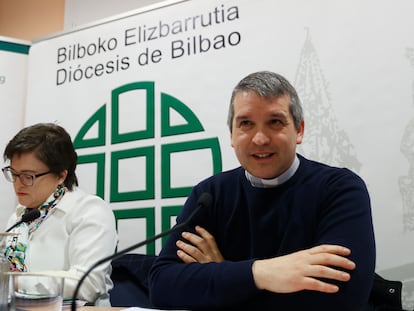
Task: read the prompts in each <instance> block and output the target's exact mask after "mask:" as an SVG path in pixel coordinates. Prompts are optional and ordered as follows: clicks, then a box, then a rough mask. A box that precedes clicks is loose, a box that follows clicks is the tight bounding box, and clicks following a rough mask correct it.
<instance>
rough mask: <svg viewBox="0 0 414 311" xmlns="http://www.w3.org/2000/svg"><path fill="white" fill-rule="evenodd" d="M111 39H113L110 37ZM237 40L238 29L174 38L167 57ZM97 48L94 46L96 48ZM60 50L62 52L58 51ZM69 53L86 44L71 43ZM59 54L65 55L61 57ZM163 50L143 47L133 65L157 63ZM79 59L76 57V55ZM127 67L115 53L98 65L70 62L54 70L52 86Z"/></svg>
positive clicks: (83, 49)
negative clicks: (54, 78) (224, 32)
mask: <svg viewBox="0 0 414 311" xmlns="http://www.w3.org/2000/svg"><path fill="white" fill-rule="evenodd" d="M112 40H115V38H113V39H112ZM110 42H111V41H110V40H109V41H108V44H107V47H108V48H109V47H110V46H112V49H115V48H114V46H116V45H115V44H114V43H113V44H112V45H110ZM240 42H241V34H240V32H238V31H233V32H230V33H229V34H226V35H222V34H221V35H216V36H214V37H211V38H210V37H207V36H203V35H197V36H193V37H187V38H186V39H185V40H174V41H172V42H171V44H170V52H169V56H170V58H171V59H176V58H180V57H184V56H192V55H196V54H200V53H206V52H209V51H212V50H220V49H224V48H226V47H234V46H237V45H239V44H240ZM96 48H97V47H96ZM61 53H63V52H61ZM71 53H76V55H78V56H79V55H82V54H85V55H86V53H87V47H84V46H82V45H74V46H73V47H72V48H71ZM62 55H63V54H60V57H68V56H62ZM163 56H164V55H163V52H162V51H161V50H158V49H154V50H150V49H149V48H148V47H147V48H144V49H143V50H141V51H140V50H138V51H137V53H136V55H135V56H134V59H135V62H134V63H135V64H136V65H137V66H145V65H148V64H151V63H153V64H154V63H159V62H160V61H161V60H162V59H163ZM78 58H80V57H78ZM130 67H131V59H130V57H128V56H120V55H118V54H117V55H116V56H115V57H114V58H113V59H110V60H108V61H106V62H103V63H102V62H101V63H98V64H94V65H91V64H88V65H85V66H82V65H81V64H77V65H70V66H68V67H67V68H60V69H58V70H57V72H56V85H62V84H64V83H71V82H78V81H81V80H84V79H91V78H94V77H100V76H103V75H109V74H112V73H115V72H119V71H125V70H127V69H129V68H130Z"/></svg>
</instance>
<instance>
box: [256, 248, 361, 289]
mask: <svg viewBox="0 0 414 311" xmlns="http://www.w3.org/2000/svg"><path fill="white" fill-rule="evenodd" d="M350 253H351V251H350V250H349V249H348V248H346V247H342V246H339V245H319V246H315V247H312V248H310V249H306V250H303V251H298V252H295V253H292V254H289V255H285V256H280V257H274V258H271V259H263V260H256V261H255V262H254V263H253V267H252V269H253V277H254V280H255V283H256V286H257V288H259V289H265V290H268V291H271V292H275V293H292V292H297V291H301V290H313V291H319V292H324V293H336V292H337V291H338V290H339V288H338V286H337V285H334V284H330V283H329V282H327V281H326V279H331V280H337V281H342V282H346V281H349V280H350V278H351V276H350V274H349V273H347V272H344V271H341V270H337V268H339V269H345V270H354V269H355V263H354V262H353V261H351V260H349V259H348V258H346V257H345V256H348V255H349V254H350ZM321 279H325V280H321Z"/></svg>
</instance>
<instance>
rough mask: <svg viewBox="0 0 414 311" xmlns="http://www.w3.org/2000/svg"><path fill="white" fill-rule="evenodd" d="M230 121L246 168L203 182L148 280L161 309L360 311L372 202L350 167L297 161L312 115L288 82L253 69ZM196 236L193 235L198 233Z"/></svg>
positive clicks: (367, 276)
mask: <svg viewBox="0 0 414 311" xmlns="http://www.w3.org/2000/svg"><path fill="white" fill-rule="evenodd" d="M228 125H229V128H230V135H231V145H232V147H233V148H234V150H235V153H236V156H237V158H238V160H239V162H240V164H241V166H240V167H238V168H236V169H233V170H229V171H227V172H222V173H220V174H216V175H215V176H212V177H210V178H207V179H206V180H204V181H202V182H200V183H199V184H198V185H196V186H195V187H194V188H193V190H192V192H191V194H190V195H189V197H188V199H187V201H186V203H185V206H184V208H183V210H182V213H181V214H180V215H179V216H178V217H177V222H178V223H181V222H183V221H186V219H187V218H188V216H189V215H190V214H191V212H192V211H193V210H194V208H195V207H196V206H197V203H196V202H197V200H198V198H199V197H200V196H201V195H202V194H203V193H209V194H210V195H211V196H212V204H211V205H210V206H206V207H203V208H202V209H200V211H199V212H198V213H197V214H196V216H195V217H194V218H193V219H192V221H190V224H189V225H188V227H187V228H186V229H185V230H182V231H179V232H176V233H174V234H172V235H171V236H170V237H169V239H168V241H167V243H166V244H165V246H164V248H163V249H162V251H161V252H160V256H159V257H158V258H157V259H156V261H155V263H154V265H153V267H152V269H151V271H150V275H149V286H150V287H149V288H150V298H151V300H152V302H153V304H154V306H156V307H161V308H181V309H191V310H214V309H216V310H233V309H234V310H237V309H241V308H243V309H247V310H253V309H254V310H261V311H263V310H289V311H290V310H303V309H307V310H318V311H320V310H330V311H332V310H335V311H338V310H352V311H356V310H361V309H362V308H364V307H365V306H366V304H367V302H368V296H369V293H370V290H371V287H372V283H373V278H374V269H375V239H374V232H373V225H372V215H371V206H370V198H369V194H368V191H367V189H366V185H365V183H364V182H363V180H362V179H361V178H360V177H359V176H357V175H356V174H355V173H353V172H352V171H350V170H348V169H345V168H335V167H330V166H328V165H325V164H322V163H318V162H315V161H311V160H308V159H306V158H304V157H303V156H301V155H299V154H297V153H296V145H297V144H300V143H302V139H303V135H304V119H303V112H302V107H301V104H300V100H299V98H298V95H297V93H296V90H295V89H294V88H293V87H292V86H291V84H290V83H289V82H288V81H287V80H286V79H285V78H284V77H282V76H280V75H278V74H276V73H272V72H267V71H264V72H256V73H253V74H250V75H248V76H247V77H245V78H244V79H242V80H241V81H240V82H239V83H238V85H237V86H236V87H235V89H234V90H233V93H232V97H231V102H230V109H229V116H228ZM194 230H195V231H194Z"/></svg>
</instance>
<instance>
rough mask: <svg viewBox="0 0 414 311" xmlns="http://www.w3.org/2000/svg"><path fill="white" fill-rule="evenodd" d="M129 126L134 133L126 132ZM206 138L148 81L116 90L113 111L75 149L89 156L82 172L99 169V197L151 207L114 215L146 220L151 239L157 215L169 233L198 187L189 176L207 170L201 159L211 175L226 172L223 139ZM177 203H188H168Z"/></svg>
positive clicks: (88, 127)
mask: <svg viewBox="0 0 414 311" xmlns="http://www.w3.org/2000/svg"><path fill="white" fill-rule="evenodd" d="M177 120H178V121H179V122H178V121H177ZM124 124H130V125H131V124H132V126H133V127H134V129H131V128H128V129H125V127H126V126H124ZM197 134H198V135H197ZM205 136H206V135H205V131H204V127H203V125H202V124H201V122H200V120H199V119H198V118H197V117H196V115H195V114H194V113H193V111H192V110H191V109H190V108H189V107H188V106H187V105H185V104H184V103H183V102H181V101H180V100H178V99H177V98H175V97H173V96H171V95H169V94H166V93H163V92H161V93H160V94H159V95H158V94H156V92H155V82H152V81H143V82H133V83H130V84H126V85H122V86H120V87H118V88H116V89H114V90H112V95H111V105H110V106H109V105H107V104H104V105H102V106H101V107H100V108H99V109H98V110H97V111H96V112H95V113H94V114H93V115H92V116H91V117H90V118H89V119H88V120H87V121H86V122H85V123H84V125H83V126H82V127H81V129H80V130H79V132H78V134H77V135H76V137H75V139H74V146H75V148H76V149H77V150H78V151H80V150H81V149H82V151H85V150H83V149H84V148H87V149H86V152H87V154H83V155H79V157H78V166H81V165H91V164H93V165H94V166H95V167H96V194H97V195H98V196H100V197H101V198H104V199H106V200H108V201H109V202H111V203H113V204H116V203H119V202H132V204H135V203H136V205H142V202H144V203H145V204H149V206H144V207H142V206H141V207H134V208H126V209H114V213H115V217H116V219H117V222H118V220H120V219H132V218H143V219H145V221H146V236H147V237H150V236H153V235H154V234H155V223H156V217H155V215H156V209H160V211H161V228H162V230H167V229H169V228H170V227H171V217H173V216H176V215H177V214H178V213H179V212H180V211H181V208H182V204H183V202H184V201H185V198H186V197H187V196H188V194H189V193H190V191H191V189H192V187H193V186H194V184H195V182H196V181H195V179H194V176H193V178H189V177H188V176H189V175H191V174H192V175H195V174H197V172H198V171H200V170H201V167H200V162H197V159H198V157H197V156H199V155H200V154H201V157H202V158H204V159H206V158H207V161H208V162H209V163H208V165H207V167H211V170H210V171H209V172H208V173H206V174H207V175H212V174H215V173H218V172H221V171H222V157H221V150H220V144H219V139H218V138H217V137H210V138H206V137H205ZM78 153H79V152H78ZM107 166H108V167H109V169H108V168H107ZM203 166H205V165H203ZM204 177H207V176H200V177H199V179H201V178H204ZM199 179H197V182H198V180H199ZM107 182H108V183H109V187H106V183H107ZM171 198H180V199H181V202H182V203H181V204H179V205H168V204H164V203H163V200H165V199H171ZM138 202H139V203H141V204H138ZM164 241H165V239H164ZM147 254H155V243H154V242H153V243H151V244H149V245H148V246H147Z"/></svg>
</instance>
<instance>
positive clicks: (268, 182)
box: [244, 156, 299, 188]
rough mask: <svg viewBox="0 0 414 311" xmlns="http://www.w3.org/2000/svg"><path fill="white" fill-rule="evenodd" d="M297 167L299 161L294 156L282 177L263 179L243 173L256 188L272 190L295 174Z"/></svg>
mask: <svg viewBox="0 0 414 311" xmlns="http://www.w3.org/2000/svg"><path fill="white" fill-rule="evenodd" d="M298 167H299V159H298V156H295V159H294V160H293V163H292V165H291V166H290V167H289V168H288V169H287V170H286V172H284V173H283V174H282V175H280V176H278V177H275V178H272V179H263V178H258V177H255V176H253V175H252V174H250V173H249V172H248V171H246V170H245V171H244V172H245V174H246V178H247V179H248V180H249V181H250V183H251V185H252V186H253V187H256V188H273V187H277V186H279V185H281V184H283V183H284V182H286V181H287V180H288V179H289V178H291V177H292V176H293V174H295V172H296V170H297V169H298Z"/></svg>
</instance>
